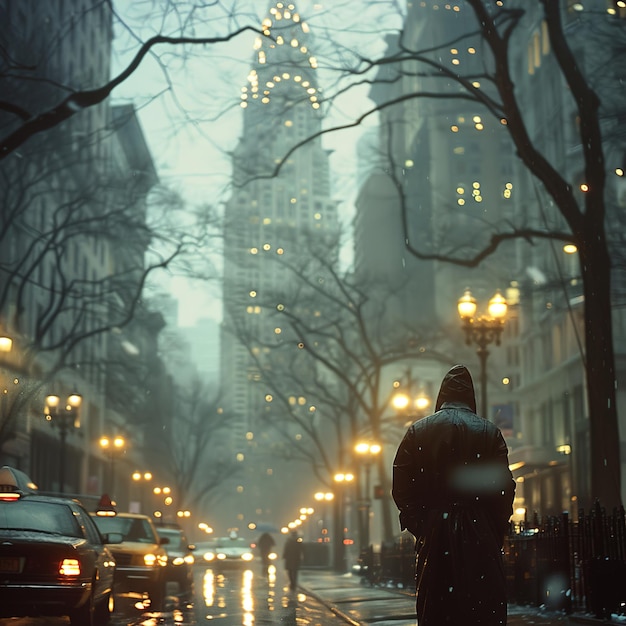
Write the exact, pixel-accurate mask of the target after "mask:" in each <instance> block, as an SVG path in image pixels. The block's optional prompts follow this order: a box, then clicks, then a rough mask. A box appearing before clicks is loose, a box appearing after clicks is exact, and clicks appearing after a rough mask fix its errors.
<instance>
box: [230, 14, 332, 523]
mask: <svg viewBox="0 0 626 626" xmlns="http://www.w3.org/2000/svg"><path fill="white" fill-rule="evenodd" d="M262 29H263V36H259V37H258V38H257V40H256V41H255V44H254V57H253V63H252V67H251V69H250V72H249V74H248V76H247V80H246V83H245V85H244V86H243V87H242V90H241V107H242V109H243V134H242V136H241V138H240V140H239V143H238V145H237V147H236V149H235V151H234V154H233V192H232V195H231V197H230V199H229V200H228V202H227V203H226V206H225V214H224V284H223V295H224V322H223V328H222V337H221V386H222V393H223V405H224V407H225V411H224V414H225V417H226V419H228V420H229V430H228V433H229V434H228V440H227V441H225V442H224V443H225V446H227V447H228V449H229V451H230V452H231V453H232V454H233V456H234V457H235V458H237V460H239V461H240V462H241V465H240V467H241V472H240V474H239V475H238V476H237V477H235V479H234V481H233V483H234V484H233V490H232V492H229V493H231V494H232V496H233V498H234V500H233V508H229V513H227V514H231V515H234V517H236V518H237V519H238V521H239V522H242V521H246V519H247V518H248V517H259V516H273V517H276V516H277V515H278V511H277V510H276V504H275V503H273V502H272V496H271V494H275V493H277V492H278V491H282V492H283V493H284V487H285V485H286V484H287V482H289V481H288V479H287V478H286V477H285V476H281V470H280V469H279V467H280V466H284V463H283V462H282V461H281V459H279V458H277V457H276V456H275V455H274V454H273V453H272V452H271V450H272V445H273V443H274V442H273V441H272V435H271V432H270V429H269V428H268V425H267V420H264V418H263V416H264V414H266V410H267V401H268V398H267V390H266V388H265V385H264V380H263V379H264V376H265V375H266V374H267V368H268V367H269V365H265V366H264V365H263V363H264V359H265V355H266V354H267V353H268V352H269V351H270V350H271V348H272V346H275V345H278V344H279V343H280V342H281V341H284V340H285V336H284V335H282V333H281V328H280V327H278V326H277V325H276V321H275V319H274V315H273V314H274V313H275V312H276V310H277V307H281V306H283V301H282V298H289V295H288V294H289V293H290V292H291V291H292V287H293V286H294V283H295V281H296V278H295V274H294V273H293V272H292V271H291V270H290V269H288V268H289V266H291V267H293V265H294V264H298V263H300V262H301V261H302V260H306V251H307V250H308V249H311V247H312V246H319V245H323V246H328V249H329V250H331V251H333V252H332V253H333V254H335V253H336V248H335V247H334V245H333V244H334V242H335V241H336V238H337V233H338V219H337V206H336V203H335V202H334V201H333V200H332V199H331V194H330V177H329V162H328V153H327V151H325V150H324V148H323V147H322V144H321V138H320V137H319V136H317V137H316V138H314V139H312V140H309V138H310V137H315V136H316V134H317V133H319V131H320V129H321V125H322V117H323V112H322V105H321V102H320V101H321V99H322V98H321V96H320V91H321V90H320V87H319V85H318V80H317V76H316V74H317V72H316V69H317V59H316V58H315V56H314V54H313V47H314V44H313V40H312V36H311V33H310V30H309V26H308V24H307V22H306V21H305V20H304V19H303V18H302V16H300V14H299V13H298V12H297V9H296V6H295V5H294V4H291V3H289V4H288V3H283V2H276V3H275V4H273V5H272V6H270V8H269V11H268V14H267V17H265V18H264V19H263V21H262ZM303 255H304V256H303ZM292 304H293V302H292ZM278 310H280V308H279V309H278ZM264 370H265V371H264ZM290 476H293V472H291V473H290ZM277 502H278V500H277ZM225 506H226V505H225Z"/></svg>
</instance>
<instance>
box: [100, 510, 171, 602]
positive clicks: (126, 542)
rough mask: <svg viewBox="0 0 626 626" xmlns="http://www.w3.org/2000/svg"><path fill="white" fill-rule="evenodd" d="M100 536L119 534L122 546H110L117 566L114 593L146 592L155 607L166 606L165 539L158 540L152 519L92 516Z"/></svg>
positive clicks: (134, 516)
mask: <svg viewBox="0 0 626 626" xmlns="http://www.w3.org/2000/svg"><path fill="white" fill-rule="evenodd" d="M91 515H92V518H93V520H94V521H95V522H96V525H97V526H98V528H99V529H100V532H101V533H120V534H121V535H122V541H121V543H119V544H117V545H112V546H110V549H111V552H112V553H113V556H114V557H115V561H116V563H117V566H116V571H115V584H114V592H115V593H123V592H136V593H147V594H148V596H149V598H150V603H151V606H152V608H154V609H155V610H161V609H162V608H163V606H164V603H165V577H166V568H167V560H168V557H167V552H166V550H165V547H164V544H166V543H167V541H168V540H167V538H166V537H163V538H161V537H159V535H158V533H157V530H156V528H155V526H154V523H153V522H152V519H151V518H149V517H148V516H147V515H140V514H139V513H111V512H109V514H108V515H105V516H101V515H98V512H96V513H92V514H91Z"/></svg>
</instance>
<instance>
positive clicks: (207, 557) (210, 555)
mask: <svg viewBox="0 0 626 626" xmlns="http://www.w3.org/2000/svg"><path fill="white" fill-rule="evenodd" d="M214 559H215V553H214V552H205V553H204V560H205V561H213V560H214Z"/></svg>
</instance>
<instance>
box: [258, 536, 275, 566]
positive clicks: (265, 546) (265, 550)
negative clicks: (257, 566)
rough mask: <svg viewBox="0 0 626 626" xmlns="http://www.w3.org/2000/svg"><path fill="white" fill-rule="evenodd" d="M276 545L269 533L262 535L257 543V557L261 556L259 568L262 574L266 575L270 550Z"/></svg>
mask: <svg viewBox="0 0 626 626" xmlns="http://www.w3.org/2000/svg"><path fill="white" fill-rule="evenodd" d="M275 545H276V542H275V541H274V538H273V537H272V535H270V534H269V533H263V534H262V535H261V536H260V537H259V540H258V541H257V547H258V548H259V555H260V556H261V567H262V568H263V573H264V574H267V573H268V571H269V566H270V560H271V559H270V554H272V549H273V548H274V546H275Z"/></svg>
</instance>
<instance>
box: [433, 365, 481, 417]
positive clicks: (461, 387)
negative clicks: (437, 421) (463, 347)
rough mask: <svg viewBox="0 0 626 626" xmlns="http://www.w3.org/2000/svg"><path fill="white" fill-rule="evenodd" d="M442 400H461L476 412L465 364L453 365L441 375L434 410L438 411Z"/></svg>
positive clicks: (474, 398)
mask: <svg viewBox="0 0 626 626" xmlns="http://www.w3.org/2000/svg"><path fill="white" fill-rule="evenodd" d="M444 402H461V403H463V404H467V406H469V408H470V409H471V410H472V411H473V412H474V413H476V395H475V393H474V383H473V382H472V376H471V374H470V373H469V370H468V369H467V367H465V365H455V366H454V367H453V368H451V369H450V370H449V371H448V373H447V374H446V375H445V376H444V377H443V381H442V383H441V389H439V395H438V396H437V403H436V405H435V411H439V409H441V406H442V405H443V403H444Z"/></svg>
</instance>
